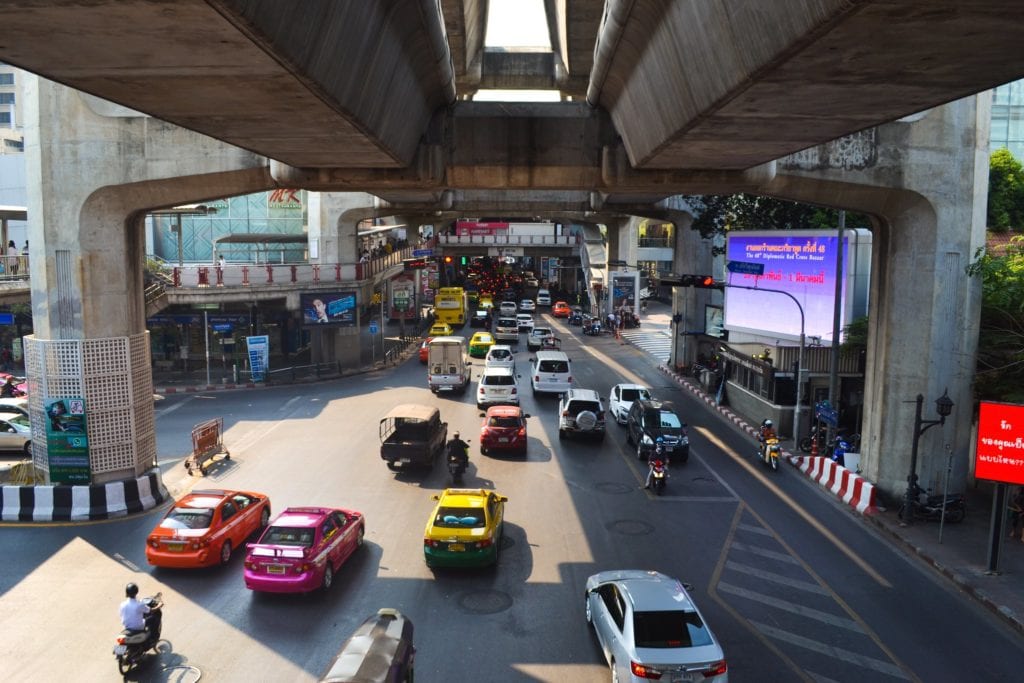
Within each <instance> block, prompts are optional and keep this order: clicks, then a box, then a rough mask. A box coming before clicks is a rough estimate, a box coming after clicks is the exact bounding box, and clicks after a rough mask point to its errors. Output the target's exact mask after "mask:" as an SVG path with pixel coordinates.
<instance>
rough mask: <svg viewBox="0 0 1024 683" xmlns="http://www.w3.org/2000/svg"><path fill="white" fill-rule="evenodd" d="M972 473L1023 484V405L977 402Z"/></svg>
mask: <svg viewBox="0 0 1024 683" xmlns="http://www.w3.org/2000/svg"><path fill="white" fill-rule="evenodd" d="M974 476H975V477H976V478H978V479H987V480H989V481H1000V482H1003V483H1006V484H1024V406H1021V405H1016V404H1011V403H993V402H990V401H982V402H981V407H980V409H979V411H978V447H977V449H976V450H975V455H974Z"/></svg>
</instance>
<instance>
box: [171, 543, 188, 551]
mask: <svg viewBox="0 0 1024 683" xmlns="http://www.w3.org/2000/svg"><path fill="white" fill-rule="evenodd" d="M184 549H185V544H184V543H168V544H167V550H168V551H169V552H172V553H180V552H181V551H182V550H184Z"/></svg>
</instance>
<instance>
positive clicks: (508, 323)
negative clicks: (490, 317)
mask: <svg viewBox="0 0 1024 683" xmlns="http://www.w3.org/2000/svg"><path fill="white" fill-rule="evenodd" d="M518 326H519V322H518V321H517V320H516V319H515V318H498V327H518Z"/></svg>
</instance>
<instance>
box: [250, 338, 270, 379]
mask: <svg viewBox="0 0 1024 683" xmlns="http://www.w3.org/2000/svg"><path fill="white" fill-rule="evenodd" d="M245 344H246V347H247V348H248V349H249V373H250V374H251V375H252V381H254V382H262V381H263V380H264V379H266V376H267V365H268V364H269V362H270V337H268V336H267V335H265V334H264V335H259V336H257V337H246V338H245Z"/></svg>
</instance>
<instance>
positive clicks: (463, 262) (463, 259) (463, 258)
mask: <svg viewBox="0 0 1024 683" xmlns="http://www.w3.org/2000/svg"><path fill="white" fill-rule="evenodd" d="M462 265H466V257H465V256H463V257H462Z"/></svg>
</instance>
